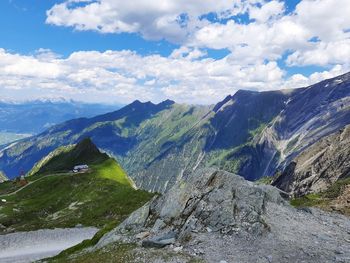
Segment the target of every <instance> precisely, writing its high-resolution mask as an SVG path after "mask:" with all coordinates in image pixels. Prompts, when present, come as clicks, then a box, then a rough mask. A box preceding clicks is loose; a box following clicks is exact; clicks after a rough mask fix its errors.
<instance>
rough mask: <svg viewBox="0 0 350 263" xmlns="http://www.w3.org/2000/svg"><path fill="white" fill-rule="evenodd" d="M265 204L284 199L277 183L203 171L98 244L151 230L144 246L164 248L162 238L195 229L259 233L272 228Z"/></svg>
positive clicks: (179, 237)
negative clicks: (277, 187)
mask: <svg viewBox="0 0 350 263" xmlns="http://www.w3.org/2000/svg"><path fill="white" fill-rule="evenodd" d="M267 202H273V203H278V204H280V203H284V200H283V198H282V197H281V196H280V193H279V191H278V190H277V189H276V188H274V187H271V186H258V185H255V184H253V183H252V182H248V181H246V180H244V179H243V178H242V177H240V176H237V175H234V174H231V173H228V172H225V171H220V170H216V169H211V168H208V169H202V170H199V171H197V172H195V173H193V174H192V175H190V177H189V178H188V179H187V180H186V181H179V182H178V183H177V184H175V186H174V187H172V188H171V189H170V190H169V192H168V193H167V194H165V195H163V196H159V197H156V198H154V199H153V200H152V201H150V202H149V203H147V204H146V205H144V206H143V207H141V208H140V209H138V210H137V211H135V212H134V213H133V214H131V216H130V217H129V218H128V219H127V220H125V221H124V222H123V223H122V224H121V225H119V226H118V227H117V228H116V229H115V230H113V231H112V232H110V233H108V234H107V235H106V236H104V237H103V238H102V239H101V241H100V242H99V244H98V247H101V246H104V245H106V244H109V243H111V242H115V241H118V240H120V239H123V238H124V239H125V237H126V236H128V237H131V238H132V237H135V236H137V235H139V236H140V233H149V234H148V235H144V236H147V237H146V238H145V240H144V242H143V244H145V245H146V246H150V245H151V244H154V246H155V247H161V246H162V244H164V243H166V242H165V241H164V240H166V241H169V240H170V241H175V240H173V239H172V238H174V239H176V240H177V241H184V240H188V239H189V237H190V236H191V233H198V232H218V233H222V234H229V235H230V234H234V233H235V234H237V233H253V234H255V235H261V234H264V233H265V232H267V231H268V230H269V226H268V225H267V223H266V222H265V221H264V219H263V215H264V213H265V207H266V203H267ZM125 234H127V235H125ZM141 236H142V235H141ZM169 236H171V238H169ZM170 243H173V242H169V244H170ZM167 244H168V243H167Z"/></svg>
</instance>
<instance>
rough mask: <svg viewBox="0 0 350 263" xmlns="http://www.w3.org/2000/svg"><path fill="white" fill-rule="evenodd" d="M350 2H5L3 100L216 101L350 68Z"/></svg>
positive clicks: (0, 27)
mask: <svg viewBox="0 0 350 263" xmlns="http://www.w3.org/2000/svg"><path fill="white" fill-rule="evenodd" d="M349 14H350V1H349V0H287V1H279V0H152V1H150V0H129V1H125V0H0V100H11V101H27V100H35V99H43V98H45V99H57V98H65V99H73V100H78V101H85V102H98V103H123V104H126V103H129V102H132V101H134V100H136V99H138V100H141V101H153V102H160V101H162V100H165V99H172V100H175V101H176V102H179V103H190V104H212V103H216V102H218V101H220V100H222V99H223V98H224V97H226V96H227V95H229V94H234V93H235V92H236V91H237V90H239V89H249V90H255V91H265V90H276V89H287V88H298V87H303V86H307V85H311V84H313V83H316V82H318V81H321V80H323V79H326V78H331V77H334V76H337V75H340V74H342V73H345V72H348V71H350V59H349V58H350V15H349Z"/></svg>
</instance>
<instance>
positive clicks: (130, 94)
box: [0, 48, 346, 104]
mask: <svg viewBox="0 0 350 263" xmlns="http://www.w3.org/2000/svg"><path fill="white" fill-rule="evenodd" d="M180 49H181V48H180ZM46 52H49V51H46ZM193 52H195V50H193V49H190V48H189V49H187V48H182V50H180V51H178V52H174V53H177V54H172V55H171V56H169V57H162V56H160V55H148V56H141V55H139V54H137V53H135V52H133V51H128V50H124V51H106V52H98V51H80V52H74V53H72V54H71V55H70V56H69V57H67V58H58V57H57V56H46V57H45V59H44V60H42V58H41V57H40V56H39V57H35V56H29V55H20V54H13V53H9V52H7V51H5V50H3V49H0V64H1V65H0V87H1V88H0V92H4V93H5V91H6V94H15V95H13V96H14V97H16V96H17V97H20V96H22V95H20V94H29V95H30V96H32V97H35V96H36V97H42V96H43V95H45V96H46V97H47V96H52V95H55V96H59V97H65V98H67V99H76V100H84V101H95V102H96V101H99V102H122V103H128V102H131V101H133V100H135V99H140V100H143V101H148V100H151V101H154V102H158V101H161V100H164V99H167V98H170V99H173V100H175V101H177V102H185V103H200V104H208V103H216V102H218V101H219V100H221V99H223V98H224V97H225V96H226V95H228V94H233V93H234V92H235V91H237V90H238V89H253V90H259V91H262V90H273V89H280V88H283V87H293V88H295V87H299V86H302V85H303V84H311V83H314V82H316V81H319V80H322V79H323V78H327V77H331V76H334V75H335V74H338V73H339V74H340V73H342V72H343V71H344V70H346V68H344V67H342V66H340V65H339V66H335V67H334V68H333V69H332V70H331V71H330V72H327V71H325V72H321V73H317V74H316V73H315V74H313V75H311V77H310V78H306V77H303V76H301V75H296V76H292V77H291V78H289V79H287V80H286V79H285V72H284V71H283V70H282V69H280V68H279V66H278V64H277V63H276V62H274V61H270V62H261V61H256V63H254V64H249V65H241V64H240V63H238V62H237V61H236V60H235V59H232V58H231V57H230V56H227V57H225V58H222V59H218V60H215V59H212V58H206V57H201V56H199V57H198V56H194V57H195V59H192V58H188V56H190V55H189V54H191V53H193ZM183 53H185V55H183ZM186 54H187V55H186ZM33 65H34V67H33ZM135 65H137V66H135ZM285 81H287V82H285ZM29 95H28V96H29Z"/></svg>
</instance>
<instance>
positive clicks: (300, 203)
mask: <svg viewBox="0 0 350 263" xmlns="http://www.w3.org/2000/svg"><path fill="white" fill-rule="evenodd" d="M322 202H323V200H322V197H321V195H320V194H308V195H305V196H302V197H299V198H295V199H292V200H291V201H290V204H291V205H292V206H295V207H306V206H316V205H319V204H321V203H322Z"/></svg>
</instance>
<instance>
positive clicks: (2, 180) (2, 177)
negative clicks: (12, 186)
mask: <svg viewBox="0 0 350 263" xmlns="http://www.w3.org/2000/svg"><path fill="white" fill-rule="evenodd" d="M7 180H8V179H7V177H6V176H5V175H4V174H3V173H2V172H1V171H0V183H3V182H5V181H7Z"/></svg>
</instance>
